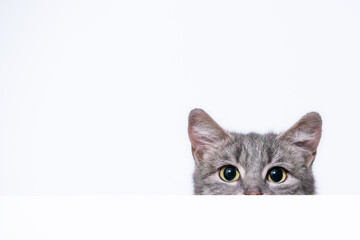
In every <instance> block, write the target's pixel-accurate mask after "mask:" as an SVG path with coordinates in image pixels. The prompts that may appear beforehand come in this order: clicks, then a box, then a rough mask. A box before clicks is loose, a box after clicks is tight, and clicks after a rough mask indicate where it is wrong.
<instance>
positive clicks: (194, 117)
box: [188, 109, 231, 161]
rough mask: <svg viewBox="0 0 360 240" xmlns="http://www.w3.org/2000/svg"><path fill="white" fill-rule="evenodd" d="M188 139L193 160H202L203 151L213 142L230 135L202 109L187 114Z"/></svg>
mask: <svg viewBox="0 0 360 240" xmlns="http://www.w3.org/2000/svg"><path fill="white" fill-rule="evenodd" d="M188 133H189V138H190V142H191V146H192V152H193V156H194V158H195V160H197V161H199V160H200V159H201V158H202V155H203V152H204V150H206V148H207V147H208V146H210V145H211V144H213V143H214V142H217V141H220V140H224V139H226V138H231V135H230V134H229V133H228V132H226V131H225V130H224V129H222V128H221V127H220V126H219V124H217V123H216V122H215V121H214V120H213V119H212V118H211V117H210V116H209V114H207V113H206V112H205V111H204V110H202V109H194V110H192V111H191V112H190V114H189V126H188Z"/></svg>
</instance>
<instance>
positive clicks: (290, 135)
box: [280, 112, 322, 164]
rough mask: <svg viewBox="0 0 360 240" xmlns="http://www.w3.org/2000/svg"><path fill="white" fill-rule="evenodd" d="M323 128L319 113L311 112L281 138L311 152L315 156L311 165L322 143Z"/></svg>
mask: <svg viewBox="0 0 360 240" xmlns="http://www.w3.org/2000/svg"><path fill="white" fill-rule="evenodd" d="M321 127H322V120H321V117H320V115H319V114H318V113H317V112H310V113H308V114H306V115H305V116H303V117H302V118H301V119H300V120H299V121H298V122H297V123H295V125H293V126H292V127H291V128H290V129H289V130H287V131H286V132H284V133H283V134H281V135H280V138H281V139H284V140H286V141H288V142H290V143H291V144H294V145H296V146H297V147H300V148H302V149H305V150H307V151H309V152H311V154H312V156H313V157H312V159H311V160H310V161H309V164H311V163H312V161H313V160H314V158H315V155H316V149H317V147H318V145H319V142H320V138H321Z"/></svg>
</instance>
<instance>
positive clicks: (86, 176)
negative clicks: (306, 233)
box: [0, 0, 360, 195]
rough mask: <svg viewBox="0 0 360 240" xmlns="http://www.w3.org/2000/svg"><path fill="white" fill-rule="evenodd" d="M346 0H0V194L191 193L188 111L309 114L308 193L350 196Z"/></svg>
mask: <svg viewBox="0 0 360 240" xmlns="http://www.w3.org/2000/svg"><path fill="white" fill-rule="evenodd" d="M359 43H360V4H359V2H358V1H344V0H342V1H313V0H312V1H235V0H234V1H194V0H191V1H165V0H164V1H98V2H96V1H1V2H0V195H63V194H65V195H68V194H70V195H82V194H92V195H97V194H110V195H117V194H191V193H192V171H193V168H194V163H193V159H192V156H191V151H190V143H189V140H188V136H187V116H188V113H189V112H190V110H191V109H193V108H195V107H200V108H203V109H204V110H206V111H207V112H208V113H209V114H210V115H211V116H212V117H213V118H214V119H215V120H216V121H217V122H218V123H219V124H220V125H222V126H223V127H224V128H226V129H229V130H238V131H240V132H250V131H256V132H260V133H265V132H268V131H270V130H272V131H275V132H280V131H283V130H286V129H287V128H289V127H290V126H291V125H292V124H294V123H295V122H296V121H297V120H298V119H299V118H300V117H301V116H302V115H304V114H306V113H307V112H309V111H318V112H319V113H320V114H321V116H322V118H323V124H324V125H323V137H322V139H321V142H320V146H319V149H318V156H317V159H316V160H315V163H314V168H315V169H314V170H315V176H316V179H317V186H318V193H320V194H359V193H360V188H359V187H358V182H359V180H358V174H359V173H358V169H359V168H360V159H359V146H358V144H359V141H358V139H359V134H360V127H359V122H360V114H359V107H358V105H359V102H360V96H359V87H358V81H359V79H360V70H359V66H360V44H359Z"/></svg>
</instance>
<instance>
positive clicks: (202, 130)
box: [188, 109, 322, 195]
mask: <svg viewBox="0 0 360 240" xmlns="http://www.w3.org/2000/svg"><path fill="white" fill-rule="evenodd" d="M321 126H322V121H321V117H320V115H319V114H318V113H316V112H311V113H308V114H306V115H305V116H303V117H302V118H301V119H300V120H299V121H298V122H297V123H295V125H293V126H292V127H291V128H290V129H289V130H287V131H285V132H283V133H281V134H274V133H268V134H257V133H248V134H240V133H234V132H227V131H225V130H224V129H223V128H221V127H220V126H219V125H218V124H217V123H216V122H215V121H214V120H213V119H212V118H211V117H210V116H209V115H208V114H207V113H206V112H205V111H203V110H202V109H194V110H192V111H191V112H190V115H189V128H188V131H189V138H190V142H191V146H192V154H193V157H194V159H195V172H194V176H193V178H194V193H195V194H223V195H224V194H246V195H262V194H314V192H315V187H314V177H313V174H312V169H311V166H312V163H313V161H314V159H315V156H316V149H317V146H318V144H319V141H320V137H321Z"/></svg>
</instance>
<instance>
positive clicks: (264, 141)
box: [231, 133, 277, 151]
mask: <svg viewBox="0 0 360 240" xmlns="http://www.w3.org/2000/svg"><path fill="white" fill-rule="evenodd" d="M231 135H232V136H233V138H234V140H233V141H234V145H235V146H236V147H242V148H246V149H249V150H256V151H261V150H262V149H265V148H272V147H274V145H275V142H276V137H277V134H274V133H268V134H259V133H248V134H239V133H231Z"/></svg>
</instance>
